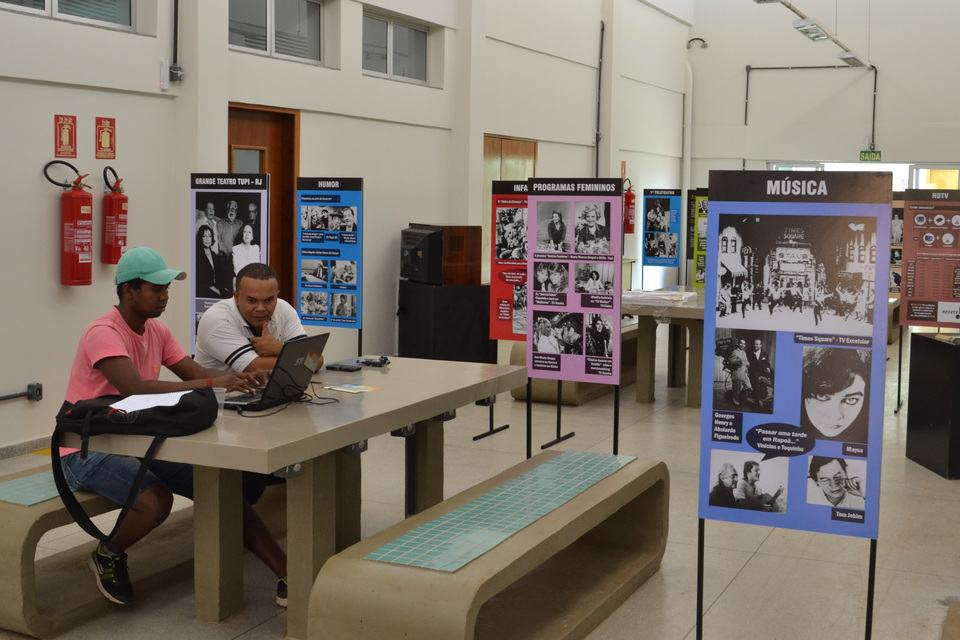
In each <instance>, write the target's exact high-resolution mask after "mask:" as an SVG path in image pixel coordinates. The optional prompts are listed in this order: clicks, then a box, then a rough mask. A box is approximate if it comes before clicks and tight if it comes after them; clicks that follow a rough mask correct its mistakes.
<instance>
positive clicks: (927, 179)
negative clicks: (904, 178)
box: [910, 165, 960, 189]
mask: <svg viewBox="0 0 960 640" xmlns="http://www.w3.org/2000/svg"><path fill="white" fill-rule="evenodd" d="M910 184H911V186H912V187H913V188H914V189H957V188H958V187H960V169H958V168H957V167H956V166H955V165H917V166H916V167H913V178H912V180H911V181H910Z"/></svg>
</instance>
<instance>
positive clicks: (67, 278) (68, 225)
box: [43, 160, 93, 285]
mask: <svg viewBox="0 0 960 640" xmlns="http://www.w3.org/2000/svg"><path fill="white" fill-rule="evenodd" d="M54 164H62V165H65V166H67V167H70V168H71V169H73V172H74V173H76V174H77V179H76V180H74V181H73V182H72V183H70V182H57V181H55V180H54V179H53V178H51V177H50V175H49V174H48V173H47V169H49V168H50V166H51V165H54ZM43 175H44V176H45V177H46V178H47V180H49V181H50V182H52V183H53V184H55V185H57V186H58V187H63V188H64V192H63V195H61V196H60V236H61V245H62V247H61V250H60V282H61V283H62V284H66V285H86V284H92V282H93V278H92V267H93V196H92V195H90V194H89V193H87V192H86V191H84V189H89V188H90V187H89V186H87V185H86V184H84V182H83V180H84V179H85V178H86V177H87V176H88V175H89V174H83V175H80V172H79V171H77V169H76V167H74V166H73V165H71V164H69V163H67V162H64V161H62V160H53V161H51V162H48V163H47V164H46V166H44V167H43Z"/></svg>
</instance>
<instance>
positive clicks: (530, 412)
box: [527, 378, 533, 460]
mask: <svg viewBox="0 0 960 640" xmlns="http://www.w3.org/2000/svg"><path fill="white" fill-rule="evenodd" d="M532 449H533V378H527V460H529V459H530V458H532V457H533V451H532Z"/></svg>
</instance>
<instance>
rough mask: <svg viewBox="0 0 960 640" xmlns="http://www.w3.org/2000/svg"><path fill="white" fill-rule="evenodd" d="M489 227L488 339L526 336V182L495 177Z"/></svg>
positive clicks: (520, 339) (516, 338) (520, 338)
mask: <svg viewBox="0 0 960 640" xmlns="http://www.w3.org/2000/svg"><path fill="white" fill-rule="evenodd" d="M491 202H492V208H493V212H492V215H493V221H492V223H491V225H490V228H491V229H492V231H493V238H492V241H491V242H490V339H491V340H518V341H522V340H525V339H526V335H527V181H526V180H523V181H517V180H494V181H493V194H492V197H491Z"/></svg>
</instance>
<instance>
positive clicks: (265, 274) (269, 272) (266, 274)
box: [235, 262, 280, 290]
mask: <svg viewBox="0 0 960 640" xmlns="http://www.w3.org/2000/svg"><path fill="white" fill-rule="evenodd" d="M243 278H253V279H254V280H276V281H277V285H278V286H279V284H280V276H278V275H277V272H276V271H274V270H273V269H272V268H271V267H270V266H269V265H265V264H263V263H262V262H251V263H250V264H248V265H247V266H245V267H243V268H242V269H240V271H238V272H237V283H236V285H235V287H236V289H237V290H239V289H240V281H241V280H242V279H243Z"/></svg>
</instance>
